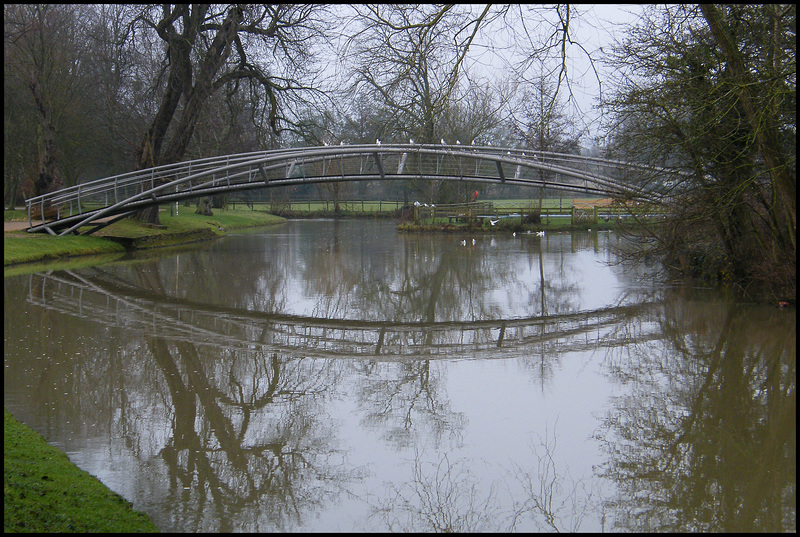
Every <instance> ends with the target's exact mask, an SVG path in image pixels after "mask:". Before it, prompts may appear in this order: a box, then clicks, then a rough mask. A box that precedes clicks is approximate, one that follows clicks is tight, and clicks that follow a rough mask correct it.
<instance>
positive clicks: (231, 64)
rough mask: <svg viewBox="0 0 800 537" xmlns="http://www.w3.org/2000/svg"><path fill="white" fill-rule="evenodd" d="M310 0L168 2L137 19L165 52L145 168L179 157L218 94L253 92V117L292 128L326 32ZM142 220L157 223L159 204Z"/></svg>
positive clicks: (144, 147) (143, 149)
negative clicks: (295, 0) (296, 103)
mask: <svg viewBox="0 0 800 537" xmlns="http://www.w3.org/2000/svg"><path fill="white" fill-rule="evenodd" d="M323 9H324V7H320V6H318V5H310V4H282V5H254V4H244V5H239V4H237V5H224V6H218V5H208V4H191V5H190V4H175V5H170V4H164V5H161V6H154V7H148V8H145V9H143V10H142V11H141V12H140V14H139V15H138V17H137V19H136V22H137V24H139V25H140V26H141V28H142V29H143V30H145V33H144V36H143V38H145V37H147V36H148V35H150V34H151V33H152V32H155V35H156V36H157V37H158V39H160V43H161V45H162V47H163V50H164V55H163V63H162V65H163V71H162V74H163V77H161V78H159V80H158V81H159V82H160V86H159V97H158V109H157V111H156V113H155V115H154V116H153V117H152V119H151V121H150V124H149V127H148V129H147V132H146V133H145V135H144V137H143V139H142V142H141V145H140V148H139V151H138V167H139V168H147V167H151V166H158V165H161V164H167V163H172V162H176V161H179V160H181V159H182V158H183V156H184V154H185V153H186V151H187V148H188V147H189V144H190V142H191V140H192V135H193V134H194V131H195V128H196V126H197V122H198V119H199V118H200V117H201V114H202V112H203V110H204V107H205V106H206V105H207V103H208V102H209V99H210V97H211V96H212V95H214V94H216V93H217V92H220V91H225V92H228V93H233V92H237V91H240V90H242V89H245V88H246V89H247V90H249V97H250V98H251V99H252V101H253V102H252V107H253V108H252V109H253V115H254V116H255V117H256V118H257V119H258V120H259V121H258V122H259V123H260V124H261V125H264V126H266V127H267V128H269V129H270V130H271V131H272V132H273V133H274V134H276V135H277V134H278V133H279V132H280V131H281V130H282V129H284V128H287V127H290V126H291V124H292V123H293V122H292V120H291V116H290V115H289V114H290V112H291V111H290V109H289V107H288V106H287V102H290V101H291V100H292V99H296V98H297V95H299V94H300V93H301V92H302V91H304V90H312V89H313V88H311V87H310V86H307V85H304V84H303V83H301V82H300V78H301V77H302V76H304V75H306V74H307V73H306V72H305V71H306V70H307V69H308V68H309V65H310V64H309V56H310V53H311V50H312V46H313V43H314V39H316V38H318V37H321V36H322V33H321V31H320V28H321V25H320V21H319V20H318V19H317V18H316V14H317V12H318V11H320V10H323ZM140 216H141V218H142V219H143V220H145V221H148V222H153V223H156V222H158V212H157V209H150V210H146V211H143V213H142V214H141V215H140Z"/></svg>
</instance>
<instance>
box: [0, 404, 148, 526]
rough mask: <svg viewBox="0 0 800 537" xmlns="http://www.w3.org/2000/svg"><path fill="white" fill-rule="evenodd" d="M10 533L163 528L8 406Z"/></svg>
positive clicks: (6, 508) (6, 511)
mask: <svg viewBox="0 0 800 537" xmlns="http://www.w3.org/2000/svg"><path fill="white" fill-rule="evenodd" d="M3 531H4V532H5V533H23V532H24V533H29V532H35V533H40V532H41V533H79V532H80V533H84V532H89V533H100V532H102V533H105V532H112V533H157V532H158V529H157V528H156V526H155V525H154V524H153V522H152V521H151V520H150V518H149V517H148V516H147V515H145V514H144V513H140V512H138V511H135V510H134V509H133V508H132V506H131V504H130V503H129V502H128V501H126V500H125V499H124V498H122V497H121V496H120V495H118V494H115V493H114V492H111V491H110V490H109V489H108V488H107V487H106V486H105V485H103V484H102V483H101V482H100V481H99V480H98V479H97V478H96V477H94V476H92V475H91V474H89V473H87V472H85V471H83V470H81V469H80V468H78V467H77V466H75V465H74V464H73V463H72V462H70V460H69V458H67V456H66V455H65V454H64V453H62V452H61V451H59V450H58V449H57V448H55V447H53V446H51V445H49V444H48V443H47V442H45V440H44V438H42V437H41V436H40V435H39V434H37V433H35V432H34V431H32V430H31V429H30V428H29V427H27V426H25V425H23V424H21V423H20V422H19V421H17V420H16V419H15V418H14V417H13V416H12V415H11V413H10V412H8V411H7V410H5V409H4V410H3Z"/></svg>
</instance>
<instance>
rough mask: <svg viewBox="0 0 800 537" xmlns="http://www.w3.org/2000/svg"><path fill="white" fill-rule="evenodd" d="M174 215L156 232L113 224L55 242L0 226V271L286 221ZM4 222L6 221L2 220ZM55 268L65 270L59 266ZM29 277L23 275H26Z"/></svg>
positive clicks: (242, 215)
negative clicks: (0, 234) (0, 261)
mask: <svg viewBox="0 0 800 537" xmlns="http://www.w3.org/2000/svg"><path fill="white" fill-rule="evenodd" d="M181 209H183V211H179V214H178V215H172V214H170V213H169V211H164V212H162V213H161V215H160V220H161V223H162V224H163V226H162V227H160V228H155V227H150V226H146V225H143V224H141V223H140V222H138V221H136V220H133V219H124V220H121V221H119V222H115V223H114V224H111V225H109V226H107V227H105V228H103V229H101V230H98V231H97V232H96V233H94V234H93V235H89V236H82V235H81V236H65V237H54V236H51V235H46V234H43V233H27V232H25V231H22V230H20V229H19V224H18V223H15V221H14V220H8V221H5V222H4V224H5V225H4V233H3V267H4V269H5V270H4V275H6V276H8V275H10V273H9V268H12V270H13V268H18V267H20V266H21V265H24V266H25V268H24V269H23V270H25V269H27V268H34V269H35V268H37V267H35V266H34V265H35V264H40V263H42V262H46V263H47V265H48V267H49V268H52V267H51V265H52V264H53V263H58V264H59V265H61V264H62V263H64V262H67V263H79V264H86V258H87V257H88V256H98V255H107V254H112V255H113V254H116V255H121V254H124V253H125V252H128V251H131V250H144V249H151V248H163V247H168V246H179V245H183V244H191V243H195V242H200V241H206V240H211V239H214V238H217V237H221V236H223V235H225V234H226V233H227V231H229V230H232V229H237V228H246V227H256V226H266V225H273V224H279V223H281V222H284V221H285V219H284V218H282V217H280V216H275V215H273V214H269V213H265V212H261V211H253V210H250V209H247V208H241V209H231V210H224V211H223V210H217V211H215V212H214V215H213V216H203V215H199V214H195V213H194V209H192V208H188V207H186V208H183V207H182V208H181ZM6 218H8V215H6ZM58 268H63V267H61V266H59V267H58ZM25 271H27V270H25Z"/></svg>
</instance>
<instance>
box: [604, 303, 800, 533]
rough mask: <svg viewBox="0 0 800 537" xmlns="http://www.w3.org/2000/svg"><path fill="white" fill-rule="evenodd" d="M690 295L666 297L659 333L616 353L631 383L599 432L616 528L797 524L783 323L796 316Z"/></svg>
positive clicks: (613, 358) (616, 368)
mask: <svg viewBox="0 0 800 537" xmlns="http://www.w3.org/2000/svg"><path fill="white" fill-rule="evenodd" d="M688 303H690V301H689V300H688V299H686V298H683V299H681V300H669V301H667V302H666V304H667V307H666V308H665V310H664V312H663V316H662V318H661V325H662V329H663V333H664V336H665V339H664V340H663V341H660V342H650V343H648V344H640V345H636V346H632V347H629V349H630V351H631V352H630V353H629V354H627V353H616V354H609V363H608V365H609V367H610V368H611V371H612V372H613V375H614V377H615V378H616V379H617V380H618V381H619V382H621V383H624V384H626V385H628V386H629V387H630V388H631V390H632V391H631V392H630V393H629V394H628V395H626V396H624V397H620V398H619V399H618V400H617V401H616V404H615V405H614V406H613V407H612V408H613V410H612V411H610V412H609V413H608V415H607V416H606V419H605V423H604V426H603V428H602V430H601V431H600V432H599V434H598V437H599V438H600V439H601V440H602V442H603V443H604V445H605V450H606V452H607V454H608V461H607V463H606V464H605V465H604V466H603V468H602V471H601V473H600V475H601V476H603V477H606V478H609V479H612V480H613V481H614V482H615V483H616V484H617V486H618V487H619V497H618V498H617V499H616V500H613V501H610V502H608V505H607V507H608V509H609V510H610V511H613V512H614V514H615V517H616V519H617V526H618V527H617V528H616V529H619V530H625V531H636V532H640V531H677V532H684V531H726V532H738V531H744V532H748V531H750V532H753V531H755V532H783V531H795V529H796V519H795V517H796V429H795V420H796V408H797V407H796V401H797V400H796V392H795V387H796V360H797V350H796V333H795V332H794V330H784V329H780V330H775V327H776V326H777V327H787V326H793V325H794V321H790V322H789V323H787V321H786V319H785V317H786V316H787V315H791V316H794V315H795V312H794V311H792V312H788V311H782V310H774V309H767V308H765V309H764V311H763V312H760V313H761V314H760V315H753V307H752V306H748V307H744V306H742V305H740V304H734V303H727V302H722V303H719V304H709V305H704V304H702V303H695V304H692V307H691V308H685V309H684V308H681V306H684V307H685V305H687V304H688ZM673 306H676V309H673ZM779 316H780V317H781V318H778V317H779Z"/></svg>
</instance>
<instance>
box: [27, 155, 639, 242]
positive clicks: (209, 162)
mask: <svg viewBox="0 0 800 537" xmlns="http://www.w3.org/2000/svg"><path fill="white" fill-rule="evenodd" d="M411 154H416V155H418V160H417V162H416V164H418V165H419V168H418V172H416V173H415V174H409V173H403V172H404V170H403V166H404V165H405V159H406V158H407V157H408V156H409V155H411ZM391 155H395V157H396V158H399V159H400V160H399V161H398V162H399V165H398V169H397V172H396V173H393V170H389V173H386V171H385V170H384V169H383V168H382V163H383V159H387V158H388V156H391ZM426 155H427V156H434V157H437V158H444V157H448V158H450V159H451V160H449V161H447V163H445V162H444V161H443V160H442V161H437V162H441V163H443V165H444V164H446V165H447V166H453V168H452V169H449V170H446V171H449V172H450V173H444V172H441V173H440V170H439V169H438V165H437V169H436V171H435V172H434V171H433V170H432V169H423V167H424V165H425V166H429V165H431V164H430V163H425V164H423V160H422V157H423V156H426ZM336 157H339V158H338V159H337V158H336ZM351 158H358V159H359V162H361V164H360V171H359V173H357V174H353V173H345V171H344V167H345V164H344V163H345V160H344V159H351ZM393 158H394V157H393ZM367 159H373V161H374V163H375V164H376V165H377V171H379V172H380V178H385V176H390V178H393V179H409V178H414V177H423V176H424V177H425V178H428V177H444V178H450V179H458V178H460V179H464V178H467V179H469V180H482V179H485V180H491V181H498V180H499V181H500V182H506V181H507V180H508V182H509V183H511V184H526V185H535V184H538V183H537V180H536V179H535V178H530V177H528V178H525V179H523V178H522V177H521V173H520V170H521V169H522V168H523V167H524V168H525V169H526V170H541V171H545V172H552V173H556V174H559V175H560V176H562V177H572V178H574V179H577V180H579V181H583V182H584V183H585V184H586V183H589V182H591V183H592V184H596V185H599V186H600V187H602V188H605V189H607V190H608V191H609V192H611V191H617V192H625V191H629V190H630V189H631V188H632V186H631V185H629V184H627V183H626V182H625V181H622V180H619V179H615V178H613V177H608V176H605V175H602V174H600V173H597V171H598V170H594V171H586V172H584V171H581V170H576V169H575V168H569V167H566V166H565V164H567V163H573V162H582V163H589V164H591V165H595V164H596V165H597V166H604V167H605V168H611V169H620V168H625V167H632V166H640V165H637V164H634V163H624V162H621V161H606V160H603V159H599V158H596V157H586V156H581V155H572V154H563V153H554V152H537V151H530V150H523V149H509V148H498V147H492V146H462V145H434V144H391V145H389V144H387V145H377V144H375V145H372V144H358V145H341V146H323V147H302V148H288V149H275V150H270V151H256V152H249V153H240V154H235V155H223V156H218V157H206V158H202V159H195V160H191V161H186V162H180V163H172V164H166V165H162V166H157V167H153V168H148V169H145V170H137V171H133V172H128V173H124V174H118V175H115V176H111V177H107V178H103V179H97V180H94V181H88V182H85V183H81V184H79V185H75V186H73V187H69V188H66V189H62V190H59V191H57V192H52V193H48V194H43V195H41V196H37V197H34V198H30V199H28V200H27V201H26V204H27V207H28V219H29V224H31V227H33V225H32V217H33V208H34V207H36V206H37V205H38V210H39V214H40V215H41V217H42V219H43V220H45V221H46V220H47V217H49V216H48V210H51V211H52V210H55V211H58V212H57V215H56V216H57V218H59V219H61V218H62V215H61V213H60V211H61V208H62V207H66V205H69V211H70V214H69V215H70V216H73V215H75V214H76V213H75V211H77V214H78V215H82V214H89V215H91V216H90V217H89V218H90V219H92V218H99V217H101V213H102V215H105V214H108V213H109V212H112V211H114V210H118V209H119V207H121V204H127V203H130V204H133V203H134V202H139V201H140V200H143V199H144V198H146V197H148V196H150V197H152V198H153V200H154V201H156V202H157V201H158V199H157V197H156V195H157V194H158V195H161V194H162V193H164V192H170V191H171V189H173V188H174V189H175V190H174V192H175V193H176V194H177V193H179V192H184V193H186V192H189V193H191V194H192V195H195V194H196V195H206V194H207V193H208V192H212V191H215V190H218V189H219V188H220V185H222V184H223V180H222V179H219V178H218V176H219V177H220V178H223V179H224V181H225V182H226V183H225V184H226V185H227V187H229V188H230V187H232V186H237V187H240V188H242V187H243V185H244V186H248V187H250V188H254V185H256V184H260V185H261V186H263V182H266V183H268V184H272V185H273V186H275V185H281V184H289V183H290V182H304V181H313V180H320V178H325V179H328V180H339V179H340V178H339V175H338V174H337V175H326V172H325V169H324V168H325V164H326V163H328V162H331V163H333V162H335V161H339V160H340V161H341V163H342V164H341V180H352V179H371V178H375V177H376V176H377V175H378V174H377V172H372V173H367V172H364V164H365V163H370V162H373V161H369V160H367ZM452 159H459V160H458V163H456V160H452ZM463 159H473V161H474V165H475V173H474V174H472V172H471V168H472V164H470V165H469V166H467V167H466V168H465V167H464V166H463ZM411 160H415V159H411ZM320 162H321V163H322V174H318V175H311V176H308V177H307V176H306V175H305V174H306V168H307V166H308V165H314V164H316V163H320ZM349 162H350V161H348V164H349ZM409 162H411V161H409ZM483 163H486V164H492V163H493V164H494V166H496V168H492V167H490V168H488V171H487V169H483V170H481V172H480V174H479V172H478V169H479V168H481V167H482V166H484V165H485V164H483ZM410 165H411V164H410ZM507 165H508V166H516V171H515V172H514V176H513V177H511V174H510V173H509V177H506V176H505V170H504V166H507ZM370 166H372V164H370ZM283 168H286V171H285V174H282V175H281V176H280V177H279V178H275V177H273V179H272V180H271V179H270V178H269V177H267V176H266V173H267V172H274V171H276V170H281V169H283ZM292 170H302V173H303V177H302V178H300V177H295V176H292V175H291V172H292ZM493 170H496V171H493ZM492 173H495V174H496V175H487V174H492ZM259 175H260V176H262V177H261V179H263V180H264V181H263V182H261V183H259V181H258V180H254V177H259ZM204 178H205V179H204ZM242 178H245V179H244V182H242ZM206 179H207V180H206ZM198 180H204V181H205V182H201V183H199V184H198V183H195V181H198ZM157 182H158V183H159V184H157ZM539 182H542V181H539ZM148 183H149V185H148ZM548 184H556V183H548ZM560 186H562V187H565V188H567V187H569V186H570V185H566V184H563V185H560ZM148 187H149V188H148ZM181 187H184V190H182V191H181V190H180V189H181ZM133 188H135V189H136V190H135V192H134V193H133V194H132V195H131V193H130V192H129V190H131V189H133ZM590 190H591V189H589V188H588V187H587V188H586V191H587V192H588V191H590ZM103 194H105V201H104V202H103V204H104V205H105V207H104V208H102V209H100V210H98V209H96V208H91V209H90V208H88V207H84V203H85V202H87V201H88V199H89V197H90V196H99V195H103ZM112 194H113V196H112ZM121 197H122V198H123V199H122V201H120V198H121ZM109 198H112V199H113V203H112V204H111V205H109ZM84 223H85V222H82V223H79V224H78V225H77V226H73V228H71V229H70V230H68V231H67V232H71V231H73V230H74V229H75V228H76V227H79V226H80V225H83V224H84Z"/></svg>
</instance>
